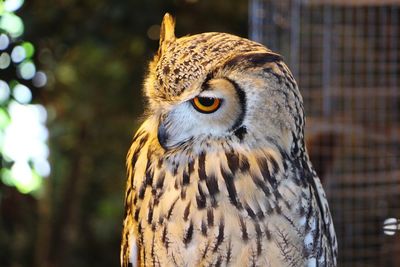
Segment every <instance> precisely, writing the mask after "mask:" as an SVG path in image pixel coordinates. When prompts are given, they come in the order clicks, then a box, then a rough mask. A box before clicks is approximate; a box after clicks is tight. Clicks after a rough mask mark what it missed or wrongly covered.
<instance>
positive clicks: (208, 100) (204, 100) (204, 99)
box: [198, 97, 215, 107]
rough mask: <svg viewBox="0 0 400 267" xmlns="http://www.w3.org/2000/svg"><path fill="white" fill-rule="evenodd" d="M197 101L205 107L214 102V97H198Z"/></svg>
mask: <svg viewBox="0 0 400 267" xmlns="http://www.w3.org/2000/svg"><path fill="white" fill-rule="evenodd" d="M198 99H199V102H200V104H202V105H203V106H205V107H210V106H212V105H213V104H214V102H215V99H214V98H211V97H199V98H198Z"/></svg>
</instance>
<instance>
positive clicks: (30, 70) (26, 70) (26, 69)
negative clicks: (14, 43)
mask: <svg viewBox="0 0 400 267" xmlns="http://www.w3.org/2000/svg"><path fill="white" fill-rule="evenodd" d="M17 70H18V74H19V75H20V76H21V78H22V79H25V80H30V79H32V78H33V77H34V76H35V73H36V66H35V64H33V62H32V61H30V60H29V61H25V62H23V63H21V64H20V65H19V66H18V68H17Z"/></svg>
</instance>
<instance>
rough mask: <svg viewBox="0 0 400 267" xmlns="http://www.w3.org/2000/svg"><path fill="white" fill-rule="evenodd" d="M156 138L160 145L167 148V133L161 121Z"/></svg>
mask: <svg viewBox="0 0 400 267" xmlns="http://www.w3.org/2000/svg"><path fill="white" fill-rule="evenodd" d="M157 138H158V142H159V143H160V145H161V147H162V148H164V149H165V150H167V141H168V133H167V129H166V128H165V126H164V124H163V123H160V125H159V126H158V132H157Z"/></svg>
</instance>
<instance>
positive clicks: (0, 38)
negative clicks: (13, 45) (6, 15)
mask: <svg viewBox="0 0 400 267" xmlns="http://www.w3.org/2000/svg"><path fill="white" fill-rule="evenodd" d="M9 44H10V39H8V36H7V35H6V34H4V33H2V34H0V50H4V49H6V48H7V47H8V45H9Z"/></svg>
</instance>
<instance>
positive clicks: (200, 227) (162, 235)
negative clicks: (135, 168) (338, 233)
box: [138, 184, 304, 266]
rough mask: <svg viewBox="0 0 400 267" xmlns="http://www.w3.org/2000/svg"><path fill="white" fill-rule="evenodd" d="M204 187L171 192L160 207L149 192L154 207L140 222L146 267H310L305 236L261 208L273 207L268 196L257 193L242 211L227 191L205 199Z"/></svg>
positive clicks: (243, 203)
mask: <svg viewBox="0 0 400 267" xmlns="http://www.w3.org/2000/svg"><path fill="white" fill-rule="evenodd" d="M202 186H203V185H202V184H197V185H189V186H187V187H186V188H185V191H184V193H182V188H180V187H179V186H178V187H175V186H174V187H171V188H169V189H166V191H165V192H164V193H163V195H162V196H161V197H160V198H159V201H158V203H157V205H154V198H155V195H154V194H149V195H147V194H146V197H145V198H144V201H143V203H142V205H147V206H148V207H149V208H148V209H147V212H143V214H142V216H140V218H139V221H138V223H139V224H140V225H141V226H140V228H141V229H140V231H141V232H140V233H139V236H141V239H142V246H141V252H140V254H141V255H142V256H141V257H140V258H141V259H142V261H146V262H147V263H146V264H144V265H145V266H148V265H153V264H154V265H156V266H220V265H221V266H290V264H293V263H296V264H295V265H292V266H302V265H304V258H303V244H304V236H303V233H302V232H301V231H299V229H295V228H294V227H293V225H291V223H290V222H289V221H288V220H286V219H284V217H283V216H281V215H279V214H277V213H276V212H275V211H271V213H270V214H269V215H267V213H266V212H267V211H266V210H265V214H263V215H262V214H261V213H262V212H263V210H264V208H261V207H258V208H257V207H256V206H255V205H261V203H262V202H263V201H264V202H265V203H269V202H268V199H266V198H265V196H264V197H263V198H260V199H257V194H258V193H257V192H253V202H251V201H250V199H249V200H248V201H244V199H243V198H240V199H238V202H240V203H241V207H237V206H235V205H233V204H232V202H231V199H230V198H229V194H228V192H225V193H226V195H225V194H224V191H223V190H221V191H220V192H219V193H218V194H216V195H215V196H214V198H213V196H212V195H210V194H209V191H206V190H205V188H204V192H203V194H204V199H202V196H201V194H199V190H200V191H201V190H202V189H199V188H201V187H202ZM204 186H205V187H207V185H204ZM206 192H208V194H206ZM153 193H154V192H153ZM254 201H255V202H257V203H258V204H257V203H255V202H254ZM266 205H270V204H266ZM142 208H143V206H142ZM258 209H259V210H258ZM265 209H266V208H265ZM250 210H253V211H250ZM253 213H254V215H253ZM249 214H252V215H249ZM285 216H286V217H287V216H292V215H290V214H288V213H287V214H286V215H285Z"/></svg>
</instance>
